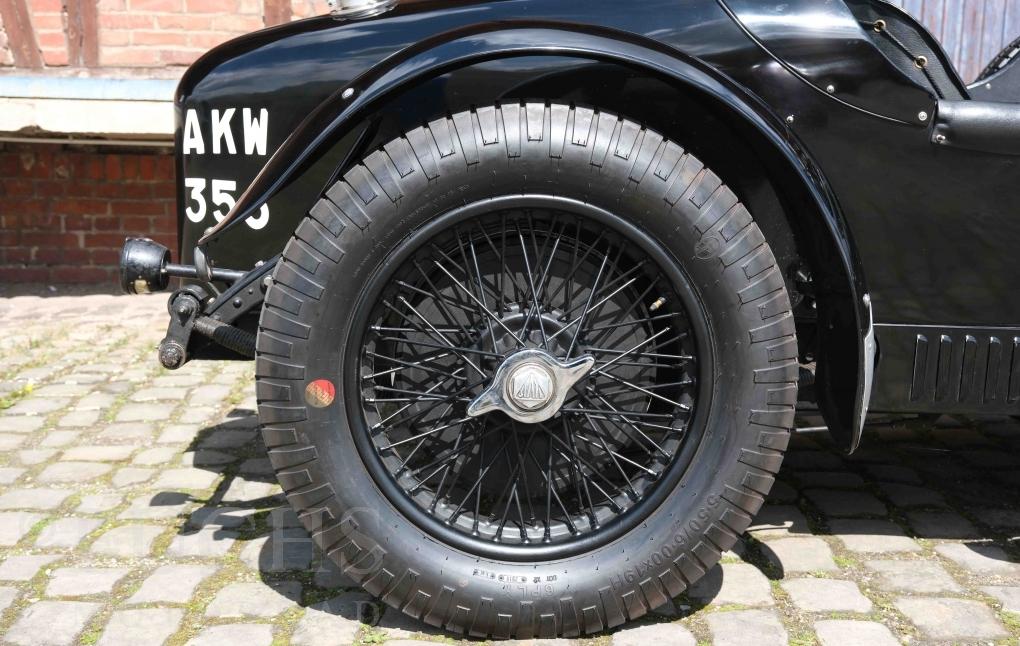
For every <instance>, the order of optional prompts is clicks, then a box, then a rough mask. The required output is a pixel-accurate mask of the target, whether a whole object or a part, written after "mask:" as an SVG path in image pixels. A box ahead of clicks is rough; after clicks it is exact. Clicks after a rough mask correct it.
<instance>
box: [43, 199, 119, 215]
mask: <svg viewBox="0 0 1020 646" xmlns="http://www.w3.org/2000/svg"><path fill="white" fill-rule="evenodd" d="M53 211H54V212H55V213H71V214H75V215H104V214H106V213H109V212H110V203H109V202H108V201H106V200H100V199H97V198H88V197H75V198H68V199H62V200H54V202H53Z"/></svg>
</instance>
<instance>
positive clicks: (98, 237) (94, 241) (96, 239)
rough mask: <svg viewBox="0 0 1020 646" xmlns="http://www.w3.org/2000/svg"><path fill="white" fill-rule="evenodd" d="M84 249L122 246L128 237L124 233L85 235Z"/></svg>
mask: <svg viewBox="0 0 1020 646" xmlns="http://www.w3.org/2000/svg"><path fill="white" fill-rule="evenodd" d="M83 237H84V238H85V247H87V248H92V247H111V248H112V247H120V246H122V245H123V244H124V238H127V237H129V234H126V233H85V234H83Z"/></svg>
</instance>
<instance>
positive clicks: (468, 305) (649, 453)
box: [358, 208, 699, 548]
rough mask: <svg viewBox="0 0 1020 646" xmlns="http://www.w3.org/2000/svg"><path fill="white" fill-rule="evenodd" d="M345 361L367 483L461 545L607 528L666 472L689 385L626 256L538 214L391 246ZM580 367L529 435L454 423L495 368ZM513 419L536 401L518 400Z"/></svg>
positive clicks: (686, 337)
mask: <svg viewBox="0 0 1020 646" xmlns="http://www.w3.org/2000/svg"><path fill="white" fill-rule="evenodd" d="M405 246H412V247H414V249H413V250H412V251H411V252H410V254H409V258H408V259H407V260H406V261H404V262H403V263H402V264H401V265H400V266H399V267H398V268H397V269H396V271H394V272H393V273H392V275H391V276H390V277H389V278H388V279H387V280H386V281H385V285H383V286H382V288H381V294H380V296H379V297H378V299H377V300H376V302H375V303H374V305H373V306H372V308H371V314H370V315H369V317H368V325H367V329H366V330H365V332H364V343H363V350H362V353H361V357H360V366H359V368H360V369H359V373H358V377H359V378H360V384H359V385H360V396H361V413H362V415H363V421H364V424H363V426H362V427H363V429H364V430H365V432H366V433H367V435H368V438H369V440H370V443H371V446H372V448H373V450H374V452H375V454H376V456H377V457H378V461H377V464H378V465H379V466H381V469H380V470H379V471H378V472H377V473H376V476H377V477H381V478H383V479H389V480H390V481H391V482H392V483H393V484H395V485H396V487H397V488H398V489H399V491H400V492H401V495H402V496H403V497H404V498H405V499H406V500H407V501H410V502H411V503H413V505H414V506H415V507H416V508H417V509H418V510H419V511H420V512H423V513H425V514H428V515H429V516H430V517H431V518H433V519H435V520H437V521H439V522H441V523H443V524H444V525H446V526H447V527H449V528H452V529H454V530H455V531H457V532H459V533H461V534H463V535H466V536H468V537H471V538H472V539H474V540H479V541H487V542H494V543H499V544H503V545H513V546H519V547H522V548H523V547H527V546H529V545H535V544H549V543H566V542H570V541H572V540H575V539H578V538H581V537H585V536H586V535H590V534H592V533H595V532H598V530H599V529H600V528H602V527H604V526H607V525H609V524H611V523H613V522H614V521H619V520H620V519H622V518H628V519H630V520H634V521H636V520H638V519H639V517H640V515H639V514H635V513H634V511H633V510H634V509H635V507H637V506H639V504H640V503H641V502H642V501H643V500H645V499H646V498H647V497H648V496H649V494H650V493H651V492H652V491H653V490H654V489H655V488H656V486H657V484H658V483H659V482H660V481H661V480H662V479H663V476H664V475H665V474H666V473H668V472H670V470H671V469H673V468H674V467H675V466H676V464H677V459H676V458H677V456H678V454H679V452H680V448H681V446H683V444H684V442H685V440H686V438H687V436H688V431H689V426H690V421H691V419H692V415H693V412H694V406H695V400H696V396H695V395H696V391H697V383H698V368H699V363H698V357H697V352H696V346H695V338H694V333H693V330H692V326H691V324H690V320H689V316H688V313H687V310H686V309H685V307H684V301H683V298H681V296H680V295H679V293H678V291H677V286H676V285H675V284H674V276H675V274H674V275H667V274H666V273H665V272H664V271H663V268H662V267H660V266H659V264H658V263H657V262H655V261H654V260H653V259H652V258H651V257H649V255H648V254H647V253H645V252H644V251H643V250H642V248H641V246H640V245H637V244H634V241H632V240H629V239H628V238H627V236H626V235H624V234H622V233H621V232H619V231H616V230H613V229H611V228H607V227H605V226H603V224H602V223H599V222H596V221H594V220H592V219H590V218H587V217H585V216H582V215H577V214H574V213H570V212H566V211H560V210H555V209H548V208H521V209H510V210H504V211H500V212H494V213H488V214H486V215H484V216H482V217H477V218H472V219H471V220H468V221H465V222H459V223H456V224H454V225H453V226H450V227H447V228H446V229H445V230H443V231H441V232H439V233H438V234H435V235H432V236H431V237H429V238H428V239H412V240H411V241H408V242H405ZM535 350H539V351H541V352H542V353H543V354H544V355H546V356H548V357H549V358H550V359H551V360H556V361H561V362H562V361H569V360H571V359H576V358H578V357H591V358H592V360H593V361H591V368H590V370H588V371H587V374H584V375H583V376H582V377H581V378H580V379H579V380H578V381H577V382H576V383H573V384H572V385H571V386H570V387H569V389H568V390H567V392H566V395H565V397H564V398H563V401H562V404H561V405H560V406H559V407H557V408H556V410H549V411H548V412H547V413H546V415H545V417H546V419H542V420H541V421H537V422H534V423H528V422H523V421H519V420H517V419H514V418H513V417H511V416H509V415H507V414H504V412H501V411H494V412H489V413H487V414H484V415H479V416H476V417H474V416H471V415H469V414H468V407H469V405H470V403H471V402H472V401H473V400H475V399H476V398H477V397H478V396H479V395H480V394H481V393H482V392H483V391H485V389H486V388H487V387H488V386H489V385H490V384H491V382H492V379H493V375H494V374H496V372H497V370H498V369H499V367H500V365H502V363H503V362H504V361H506V360H508V359H509V358H512V357H515V356H519V353H522V352H526V351H535ZM521 388H523V389H519V390H520V392H519V393H518V394H520V395H521V397H522V398H523V399H522V401H525V404H526V403H527V401H526V400H527V398H528V397H529V396H531V397H532V400H534V399H535V398H537V397H538V396H539V394H541V393H543V392H544V391H543V390H542V388H543V386H542V384H541V383H534V382H531V383H524V385H523V386H522V387H521Z"/></svg>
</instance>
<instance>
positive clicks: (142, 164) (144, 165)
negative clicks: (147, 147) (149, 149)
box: [138, 155, 156, 181]
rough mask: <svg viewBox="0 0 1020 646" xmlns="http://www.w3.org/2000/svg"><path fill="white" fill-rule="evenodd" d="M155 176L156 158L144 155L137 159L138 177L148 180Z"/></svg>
mask: <svg viewBox="0 0 1020 646" xmlns="http://www.w3.org/2000/svg"><path fill="white" fill-rule="evenodd" d="M155 178H156V160H155V159H153V158H152V157H150V156H148V155H146V156H145V157H141V158H140V159H139V160H138V179H141V180H145V181H150V180H153V179H155Z"/></svg>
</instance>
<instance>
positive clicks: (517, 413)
mask: <svg viewBox="0 0 1020 646" xmlns="http://www.w3.org/2000/svg"><path fill="white" fill-rule="evenodd" d="M594 365H595V358H594V357H591V356H584V357H579V358H576V359H570V360H566V361H559V360H557V359H556V358H555V357H553V356H552V355H550V354H549V353H547V352H544V351H542V350H536V349H527V350H521V351H520V352H516V353H514V354H512V355H510V356H509V357H507V359H506V360H505V361H503V363H502V364H500V366H499V368H497V369H496V374H495V375H494V376H493V378H492V383H491V384H490V385H489V387H488V388H486V389H485V391H484V392H482V394H481V395H479V396H478V397H477V398H475V400H474V401H472V402H471V405H470V406H468V409H467V414H468V416H470V417H478V416H479V415H484V414H485V413H489V412H492V411H496V410H500V411H503V412H504V413H506V414H507V415H508V416H509V417H511V418H512V419H515V420H517V421H518V422H524V423H526V424H535V423H538V422H544V421H545V420H547V419H549V418H551V417H552V416H554V415H555V414H556V413H557V412H559V410H560V407H561V406H563V400H564V399H566V397H567V393H568V392H569V391H570V389H571V388H572V387H573V385H574V384H576V383H577V382H578V381H580V380H581V379H582V378H583V377H584V376H585V375H587V374H588V372H589V371H590V370H591V369H592V366H594Z"/></svg>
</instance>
